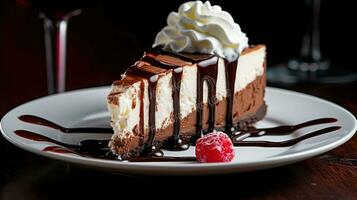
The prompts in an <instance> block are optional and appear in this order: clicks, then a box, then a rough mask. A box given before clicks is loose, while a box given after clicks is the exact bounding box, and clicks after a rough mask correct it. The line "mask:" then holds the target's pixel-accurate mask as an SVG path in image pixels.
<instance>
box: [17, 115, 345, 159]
mask: <svg viewBox="0 0 357 200" xmlns="http://www.w3.org/2000/svg"><path fill="white" fill-rule="evenodd" d="M336 121H337V120H336V119H334V118H321V119H315V120H311V121H307V122H304V123H301V124H297V125H293V126H278V127H273V128H260V129H257V128H253V127H250V128H248V129H246V130H240V131H238V132H236V133H234V134H233V138H232V140H233V144H234V145H235V146H240V147H243V146H258V147H287V146H292V145H294V144H296V143H298V142H301V141H303V140H306V139H308V138H311V137H316V136H318V135H322V134H325V133H329V132H333V131H336V130H339V129H340V128H341V127H340V126H331V127H327V128H323V129H319V130H317V131H313V132H310V133H307V134H305V135H303V136H300V137H297V138H294V139H290V140H285V141H281V142H271V141H243V140H244V139H246V138H248V137H260V136H263V135H272V136H278V135H287V134H291V133H293V132H294V131H296V130H298V129H301V128H304V127H308V126H313V125H318V124H325V123H333V122H336ZM51 123H53V122H51ZM41 125H42V124H41ZM57 126H58V125H57ZM15 134H16V135H17V136H19V137H22V138H25V139H28V140H33V141H38V142H49V143H53V144H55V145H51V146H47V147H45V148H44V149H43V151H51V152H55V153H64V154H68V153H71V154H76V155H79V156H83V157H90V158H100V159H108V160H120V161H123V160H121V158H120V157H118V156H117V155H115V154H112V153H111V152H110V150H109V147H108V143H109V140H95V139H86V140H82V141H80V142H79V143H78V144H67V143H63V142H60V141H57V140H55V139H51V138H49V137H47V136H44V135H41V134H38V133H34V132H30V131H26V130H16V131H15ZM153 147H154V148H156V147H155V146H153ZM158 152H159V153H158ZM125 161H129V162H173V161H196V158H195V157H171V156H164V155H163V153H162V151H161V150H160V149H156V150H155V152H154V153H153V154H146V155H143V156H139V157H136V158H131V159H128V160H125Z"/></svg>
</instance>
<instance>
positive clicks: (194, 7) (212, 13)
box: [153, 1, 248, 61]
mask: <svg viewBox="0 0 357 200" xmlns="http://www.w3.org/2000/svg"><path fill="white" fill-rule="evenodd" d="M159 45H163V46H164V48H166V49H169V50H172V51H175V52H188V53H203V54H217V55H219V56H220V57H223V58H226V59H227V60H228V61H234V60H236V59H237V58H238V56H239V55H240V53H241V52H242V51H243V49H245V48H246V47H248V38H247V37H246V35H245V33H243V32H242V31H241V28H240V26H239V25H238V24H237V23H235V22H234V20H233V18H232V16H231V15H230V14H229V13H228V12H226V11H223V10H222V8H221V7H220V6H217V5H215V6H211V4H210V2H209V1H206V2H205V3H202V2H201V1H191V2H186V3H184V4H182V5H181V6H180V8H179V10H178V12H171V13H170V14H169V16H168V18H167V26H166V27H164V28H163V29H162V30H161V31H160V32H159V33H158V34H157V36H156V39H155V43H154V44H153V46H154V47H155V46H159Z"/></svg>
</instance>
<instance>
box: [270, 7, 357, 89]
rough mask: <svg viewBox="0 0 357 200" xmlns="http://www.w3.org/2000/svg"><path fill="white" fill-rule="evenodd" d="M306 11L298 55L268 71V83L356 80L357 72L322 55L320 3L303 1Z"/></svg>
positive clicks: (342, 81) (332, 82) (331, 82)
mask: <svg viewBox="0 0 357 200" xmlns="http://www.w3.org/2000/svg"><path fill="white" fill-rule="evenodd" d="M305 6H306V9H308V10H309V13H310V14H309V16H308V20H307V21H306V28H305V33H304V35H303V38H302V44H301V51H300V55H299V56H298V57H297V58H293V59H290V60H289V61H288V62H287V63H283V64H280V65H278V66H272V67H269V68H268V71H267V77H268V82H269V83H270V84H273V85H287V84H290V85H293V84H297V83H302V82H314V83H329V84H335V83H349V82H354V81H357V72H354V71H352V70H348V69H344V68H341V67H336V66H334V65H332V63H331V62H330V61H329V60H328V59H326V58H325V57H324V56H323V55H322V54H321V49H320V27H319V26H320V8H321V0H305Z"/></svg>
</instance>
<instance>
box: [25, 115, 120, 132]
mask: <svg viewBox="0 0 357 200" xmlns="http://www.w3.org/2000/svg"><path fill="white" fill-rule="evenodd" d="M19 119H20V120H21V121H23V122H27V123H32V124H37V125H41V126H46V127H49V128H53V129H56V130H59V131H61V132H63V133H113V129H112V128H86V127H85V128H65V127H63V126H60V125H58V124H56V123H54V122H51V121H49V120H47V119H44V118H42V117H38V116H34V115H21V116H20V117H19Z"/></svg>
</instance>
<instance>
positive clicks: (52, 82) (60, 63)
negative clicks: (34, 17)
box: [16, 0, 90, 94]
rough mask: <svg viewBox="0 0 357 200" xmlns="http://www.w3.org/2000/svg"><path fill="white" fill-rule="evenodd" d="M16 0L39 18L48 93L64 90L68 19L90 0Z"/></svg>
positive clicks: (79, 11)
mask: <svg viewBox="0 0 357 200" xmlns="http://www.w3.org/2000/svg"><path fill="white" fill-rule="evenodd" d="M16 2H17V3H18V4H19V5H22V6H25V7H30V8H31V9H33V10H34V11H35V12H36V13H38V14H39V17H40V18H41V19H43V26H44V33H45V50H46V67H47V68H46V69H47V89H48V94H54V93H60V92H64V91H65V89H66V87H65V85H66V41H67V26H68V20H69V19H70V18H71V17H73V16H76V15H79V14H80V13H81V11H82V8H83V6H84V5H87V4H88V2H90V0H88V1H86V0H16Z"/></svg>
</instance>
